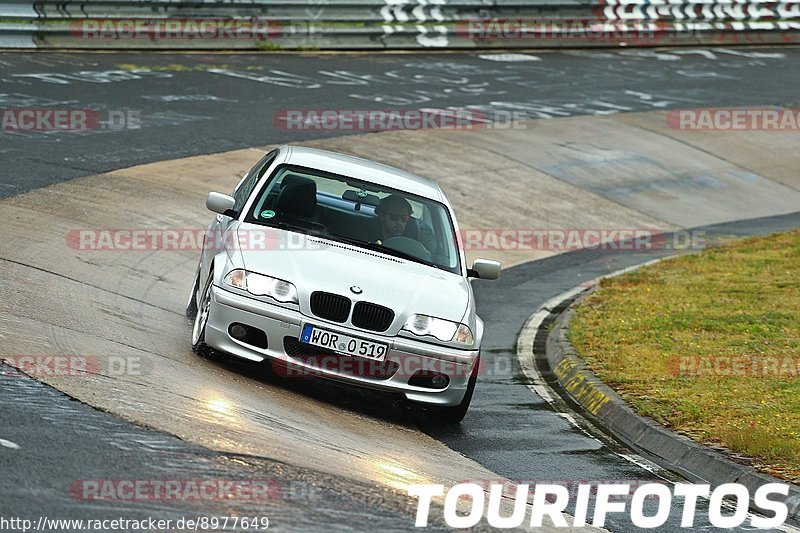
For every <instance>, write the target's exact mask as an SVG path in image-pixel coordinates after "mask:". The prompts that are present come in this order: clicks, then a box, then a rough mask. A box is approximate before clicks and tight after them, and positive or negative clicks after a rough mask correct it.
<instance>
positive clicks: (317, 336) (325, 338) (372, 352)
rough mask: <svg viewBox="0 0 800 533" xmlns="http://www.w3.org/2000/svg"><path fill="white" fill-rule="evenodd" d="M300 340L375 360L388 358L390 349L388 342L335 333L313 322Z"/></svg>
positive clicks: (308, 325) (304, 328)
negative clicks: (314, 324)
mask: <svg viewBox="0 0 800 533" xmlns="http://www.w3.org/2000/svg"><path fill="white" fill-rule="evenodd" d="M300 342H303V343H305V344H310V345H312V346H319V347H321V348H328V349H329V350H334V351H336V352H338V353H342V354H346V355H355V356H358V357H364V358H366V359H374V360H375V361H383V360H384V359H386V353H387V352H388V351H389V346H388V345H386V344H382V343H380V342H372V341H368V340H365V339H359V338H357V337H351V336H350V335H343V334H341V333H335V332H333V331H328V330H325V329H320V328H318V327H316V326H313V325H311V324H306V325H305V326H304V327H303V332H302V334H301V335H300Z"/></svg>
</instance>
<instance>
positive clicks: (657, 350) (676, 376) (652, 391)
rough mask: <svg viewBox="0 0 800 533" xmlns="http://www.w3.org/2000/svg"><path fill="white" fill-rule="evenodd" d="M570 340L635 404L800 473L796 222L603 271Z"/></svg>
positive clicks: (799, 234) (791, 476)
mask: <svg viewBox="0 0 800 533" xmlns="http://www.w3.org/2000/svg"><path fill="white" fill-rule="evenodd" d="M569 338H570V340H571V341H572V342H573V344H574V345H575V348H576V349H577V351H578V353H579V354H581V356H582V357H584V358H585V359H586V361H587V363H588V364H589V366H590V368H591V369H592V370H593V371H594V372H595V373H597V374H598V376H600V377H601V378H602V379H603V380H604V381H605V382H606V383H608V384H609V385H610V386H612V387H613V388H614V389H615V390H616V391H617V392H618V393H619V394H620V395H621V396H622V397H623V398H625V400H626V401H628V402H629V403H630V405H631V406H632V407H633V408H634V409H636V410H637V411H638V412H639V413H640V414H643V415H646V416H649V417H652V418H653V419H655V420H657V421H658V422H660V423H662V424H664V425H666V426H668V427H670V428H673V429H674V430H676V431H678V432H680V433H683V434H685V435H688V436H690V437H692V438H694V439H695V440H697V441H699V442H702V443H704V444H709V445H713V446H720V447H723V448H725V449H727V450H729V451H732V452H734V453H736V454H738V455H740V456H744V457H747V458H749V459H750V460H751V461H752V464H753V466H755V467H756V468H758V469H759V470H761V471H764V472H767V473H770V474H773V475H775V476H778V477H781V478H783V479H786V480H790V481H793V482H800V376H798V373H800V368H798V364H800V231H793V232H789V233H782V234H776V235H771V236H768V237H762V238H752V239H746V240H742V241H737V242H735V243H732V244H728V245H725V246H721V247H718V248H711V249H708V250H706V251H704V252H702V253H699V254H693V255H686V256H681V257H678V258H675V259H671V260H668V261H663V262H661V263H658V264H655V265H652V266H650V267H646V268H642V269H640V270H637V271H635V272H632V273H630V274H627V275H624V276H620V277H617V278H612V279H608V280H604V281H603V282H602V284H601V287H600V289H599V290H598V291H597V292H595V293H594V294H592V295H591V296H590V297H589V298H587V299H586V300H585V301H584V302H583V303H582V304H581V305H580V306H579V307H578V309H577V311H576V313H575V316H574V318H573V320H572V322H571V323H570V329H569ZM693 361H694V364H718V363H722V364H724V365H725V366H724V367H723V368H722V369H723V371H722V372H720V371H715V370H714V367H712V368H711V369H710V370H706V371H705V372H701V373H696V372H692V371H691V368H692V367H691V364H692V362H693ZM732 361H736V362H737V363H738V365H739V366H737V367H733V368H734V369H735V372H731V371H727V370H728V368H730V367H729V366H728V363H729V362H732ZM681 363H683V365H684V366H683V367H681ZM753 364H755V365H756V366H755V367H754V366H752V365H753ZM765 364H766V365H767V366H766V370H767V371H766V372H765V371H764V368H765V367H764V365H765ZM773 364H774V365H775V366H774V367H773V366H770V365H773ZM687 365H689V366H687ZM789 365H794V366H789Z"/></svg>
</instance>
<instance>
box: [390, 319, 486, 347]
mask: <svg viewBox="0 0 800 533" xmlns="http://www.w3.org/2000/svg"><path fill="white" fill-rule="evenodd" d="M403 329H404V330H406V331H410V332H411V333H413V334H414V335H420V336H422V335H432V336H434V337H436V338H437V339H439V340H440V341H443V342H457V343H459V344H466V345H471V344H473V342H474V341H475V339H474V337H473V336H472V331H470V329H469V327H468V326H466V325H465V324H459V323H457V322H451V321H449V320H443V319H441V318H434V317H432V316H428V315H411V316H410V317H409V318H408V320H406V323H405V324H404V325H403Z"/></svg>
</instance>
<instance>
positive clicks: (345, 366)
mask: <svg viewBox="0 0 800 533" xmlns="http://www.w3.org/2000/svg"><path fill="white" fill-rule="evenodd" d="M211 294H212V298H211V308H210V311H209V316H208V323H207V325H206V334H205V342H206V344H208V345H209V346H211V347H212V348H215V349H217V350H221V351H223V352H226V353H229V354H231V355H234V356H236V357H241V358H243V359H247V360H249V361H254V362H261V361H264V360H271V361H275V362H277V363H279V368H281V369H282V370H285V373H286V375H287V376H301V375H302V376H305V375H314V376H319V377H324V378H328V379H334V380H337V381H342V382H346V383H352V384H355V385H359V386H363V387H369V388H372V389H377V390H382V391H388V392H396V393H402V394H404V395H405V396H406V398H407V399H409V400H412V401H417V402H423V403H428V404H433V405H441V406H452V405H458V404H459V403H460V402H461V400H462V399H463V398H464V394H465V393H466V391H467V382H468V381H469V377H470V374H471V373H472V371H473V368H474V365H475V361H476V360H477V358H478V350H457V349H453V348H447V347H441V346H436V345H432V344H428V343H424V342H419V341H415V340H413V339H408V338H404V337H388V336H382V335H380V334H376V333H374V332H368V331H362V330H357V329H353V328H350V327H347V326H344V327H343V326H342V325H341V324H337V323H334V322H328V321H326V320H323V319H318V318H316V317H306V316H305V315H303V314H301V313H300V312H299V311H296V310H292V309H287V308H284V307H280V306H277V305H270V304H268V303H265V302H262V301H260V300H256V299H254V298H248V297H246V296H242V295H239V294H236V293H233V292H231V291H227V290H225V289H222V288H220V287H218V286H216V285H215V286H212V290H211ZM234 323H239V324H245V325H247V326H250V327H253V328H258V329H260V330H261V331H263V332H264V333H265V334H266V336H267V344H268V345H267V348H266V349H264V348H259V347H257V346H253V345H250V344H247V343H245V342H242V341H240V340H237V339H235V338H233V337H232V336H231V335H230V334H229V332H228V331H229V328H230V326H231V324H234ZM306 323H311V324H314V325H315V326H319V327H323V328H325V329H327V330H331V331H334V332H339V333H342V334H345V335H351V336H354V337H360V338H364V339H370V340H373V341H376V342H383V343H386V344H388V345H389V353H388V354H387V356H386V360H385V362H384V363H380V364H379V363H375V362H373V361H369V360H364V359H360V358H353V357H350V356H346V355H343V356H339V355H333V354H319V353H317V352H319V350H318V349H315V348H313V347H310V346H308V345H299V343H298V342H297V340H298V339H299V337H300V332H301V330H302V328H303V326H304V325H305V324H306ZM298 346H302V349H307V350H308V353H299V352H298V348H297V347H298ZM364 368H369V369H372V370H376V371H375V372H366V373H365V372H362V371H361V370H363V369H364ZM420 371H423V372H427V373H439V374H444V375H446V376H447V377H448V378H449V381H448V383H447V385H446V386H445V387H443V388H431V387H430V386H418V385H417V383H418V382H419V380H418V379H417V380H416V381H415V376H418V375H419V372H420ZM409 381H412V382H413V383H409Z"/></svg>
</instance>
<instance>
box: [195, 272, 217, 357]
mask: <svg viewBox="0 0 800 533" xmlns="http://www.w3.org/2000/svg"><path fill="white" fill-rule="evenodd" d="M213 280H214V272H213V271H212V272H211V273H210V274H209V276H208V280H207V281H206V283H205V286H204V287H203V297H202V299H201V300H200V305H199V306H197V311H196V312H195V317H194V321H193V324H192V351H193V352H194V353H195V354H196V355H201V356H205V355H207V354H208V352H209V351H210V348H209V347H208V345H207V344H206V324H208V313H209V310H210V308H211V285H212V281H213ZM198 285H199V284H198ZM195 300H196V299H195Z"/></svg>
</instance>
